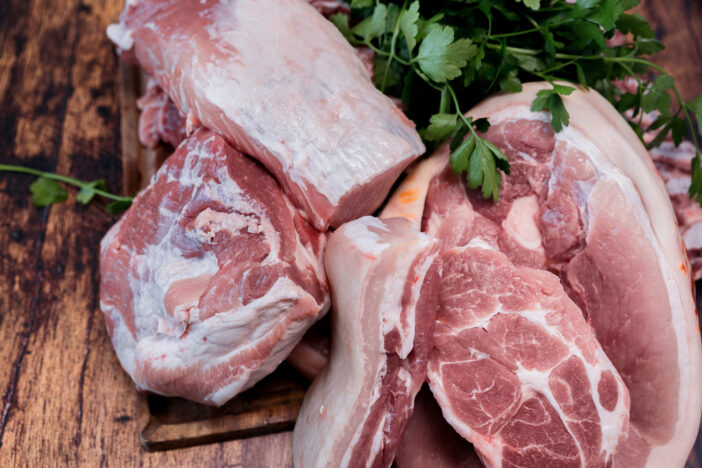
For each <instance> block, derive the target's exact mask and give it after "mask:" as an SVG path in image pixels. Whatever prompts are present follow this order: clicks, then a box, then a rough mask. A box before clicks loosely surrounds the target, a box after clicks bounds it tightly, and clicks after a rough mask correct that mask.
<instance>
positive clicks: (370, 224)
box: [343, 216, 390, 257]
mask: <svg viewBox="0 0 702 468" xmlns="http://www.w3.org/2000/svg"><path fill="white" fill-rule="evenodd" d="M343 229H344V236H346V238H347V239H348V240H349V243H350V244H351V246H352V247H355V248H356V249H358V250H359V251H361V252H362V253H363V254H366V255H371V256H373V257H379V256H380V255H381V254H382V253H383V252H384V251H385V250H387V249H388V248H389V247H390V244H389V243H387V242H383V241H382V240H381V238H380V234H379V233H378V232H374V231H380V232H381V233H383V232H389V229H388V228H387V226H386V225H385V224H383V222H382V221H381V220H379V219H378V218H375V217H373V216H364V217H363V218H360V219H358V220H356V221H354V222H351V223H347V224H345V225H344V228H343Z"/></svg>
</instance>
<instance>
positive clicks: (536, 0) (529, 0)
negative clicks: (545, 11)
mask: <svg viewBox="0 0 702 468" xmlns="http://www.w3.org/2000/svg"><path fill="white" fill-rule="evenodd" d="M515 1H516V2H523V3H524V5H526V6H527V7H528V8H531V9H532V10H538V9H539V7H540V6H541V0H515Z"/></svg>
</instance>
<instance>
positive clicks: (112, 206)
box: [0, 164, 133, 214]
mask: <svg viewBox="0 0 702 468" xmlns="http://www.w3.org/2000/svg"><path fill="white" fill-rule="evenodd" d="M0 171H5V172H19V173H23V174H30V175H33V176H37V177H38V179H37V180H35V181H34V182H32V184H31V185H30V186H29V190H30V191H31V192H32V200H33V201H34V205H35V206H39V207H43V206H50V205H53V204H54V203H62V202H65V201H66V200H67V199H68V192H67V191H66V189H65V188H63V186H62V185H61V184H60V183H59V182H62V183H64V184H68V185H72V186H74V187H78V188H79V189H80V190H79V191H78V193H76V201H77V202H78V203H80V204H82V205H87V204H88V203H90V202H91V201H93V199H94V198H95V196H96V195H98V196H101V197H103V198H106V199H108V200H112V202H110V203H108V204H107V206H106V208H107V211H108V213H110V214H118V213H121V212H123V211H125V210H126V209H127V208H129V206H130V205H131V203H132V200H133V197H122V196H119V195H114V194H112V193H110V192H108V191H107V185H106V184H105V181H104V180H102V179H100V180H94V181H92V182H84V181H82V180H78V179H75V178H73V177H68V176H64V175H60V174H54V173H51V172H44V171H40V170H38V169H32V168H31V167H24V166H15V165H11V164H0Z"/></svg>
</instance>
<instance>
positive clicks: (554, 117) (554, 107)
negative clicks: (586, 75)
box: [531, 84, 575, 132]
mask: <svg viewBox="0 0 702 468" xmlns="http://www.w3.org/2000/svg"><path fill="white" fill-rule="evenodd" d="M552 86H553V88H552V89H542V90H540V91H539V92H537V93H536V99H534V102H532V104H531V110H532V111H533V112H539V111H542V110H547V111H551V125H552V126H553V129H554V130H555V131H556V132H560V131H561V130H563V127H567V126H568V123H570V115H569V114H568V110H567V109H566V108H565V104H563V99H562V98H561V94H563V95H565V96H567V95H569V94H571V93H572V92H573V91H575V88H572V87H570V86H564V85H558V84H554V85H552Z"/></svg>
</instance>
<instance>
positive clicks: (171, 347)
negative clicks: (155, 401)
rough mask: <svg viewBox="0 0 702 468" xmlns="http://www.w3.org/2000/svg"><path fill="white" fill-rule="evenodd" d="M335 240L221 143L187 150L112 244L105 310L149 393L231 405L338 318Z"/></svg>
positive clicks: (103, 269) (129, 367) (205, 138)
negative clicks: (326, 256) (320, 325)
mask: <svg viewBox="0 0 702 468" xmlns="http://www.w3.org/2000/svg"><path fill="white" fill-rule="evenodd" d="M325 241H326V238H325V235H324V234H322V233H319V232H317V231H316V230H315V229H314V228H312V226H311V225H309V224H308V223H307V222H306V221H305V220H304V219H303V218H302V217H301V216H300V215H299V213H298V212H297V210H296V209H295V208H294V207H293V205H292V203H291V202H290V201H289V200H288V199H287V197H286V196H285V195H284V194H283V193H282V191H281V189H280V187H279V185H278V184H277V183H276V181H275V180H274V179H273V178H272V177H271V176H270V175H269V174H268V173H267V172H266V170H265V169H264V168H262V167H261V166H259V165H258V164H257V163H256V162H255V161H253V160H251V159H248V158H246V157H244V156H243V155H242V154H241V153H239V152H238V151H236V150H234V149H233V148H231V147H230V146H229V145H228V144H227V143H226V142H225V141H224V140H223V139H222V138H221V137H219V136H218V135H216V134H215V133H213V132H211V131H209V130H205V129H200V130H197V131H196V132H195V133H194V134H193V135H191V136H190V137H189V138H188V139H186V140H185V141H184V142H183V143H182V144H181V145H180V146H179V148H178V149H177V150H176V152H175V153H174V154H173V155H172V156H171V157H169V158H168V159H167V160H166V162H165V163H164V165H163V166H162V167H161V169H159V171H158V172H157V174H156V175H155V176H154V178H153V180H152V181H151V184H150V185H149V187H148V188H146V189H145V190H144V191H143V192H142V193H140V194H139V196H138V197H137V198H136V199H135V200H134V203H133V204H132V206H131V208H130V209H129V210H128V211H127V213H126V214H125V215H124V216H123V217H122V218H121V219H120V221H119V222H118V223H117V224H115V225H114V226H113V227H112V229H110V231H109V232H108V233H107V234H106V235H105V237H104V239H103V240H102V243H101V246H100V247H101V252H100V253H101V255H100V274H101V283H100V307H101V309H102V311H103V312H104V315H105V320H106V322H107V328H108V331H109V333H110V336H111V337H112V343H113V345H114V348H115V350H116V352H117V356H118V357H119V360H120V362H121V364H122V367H123V368H124V369H125V370H126V371H127V373H128V374H129V375H130V376H131V377H132V379H133V380H134V382H135V383H136V385H137V387H138V388H139V389H140V390H143V391H148V392H154V393H159V394H162V395H168V396H180V397H183V398H188V399H190V400H195V401H199V402H202V403H206V404H212V405H221V404H223V403H225V402H226V401H227V400H229V399H230V398H232V397H233V396H234V395H236V394H237V393H239V392H241V391H243V390H246V389H247V388H249V387H251V386H252V385H253V384H255V383H256V382H257V381H258V380H260V379H261V378H263V377H264V376H266V375H267V374H268V373H270V372H271V371H272V370H273V369H275V367H277V366H278V364H279V363H280V362H281V361H282V360H283V359H285V357H286V356H287V355H288V354H289V353H290V351H291V349H292V348H293V347H294V346H295V345H296V344H297V342H298V341H299V340H300V338H301V337H302V335H303V334H304V332H305V331H306V330H307V329H308V328H309V327H310V326H311V325H312V324H313V323H314V322H315V321H316V320H317V319H318V318H319V317H321V316H322V315H323V314H324V313H325V312H326V310H327V309H328V307H329V304H330V298H329V291H328V286H327V282H326V277H325V274H324V270H323V265H322V253H323V249H324V246H325Z"/></svg>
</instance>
